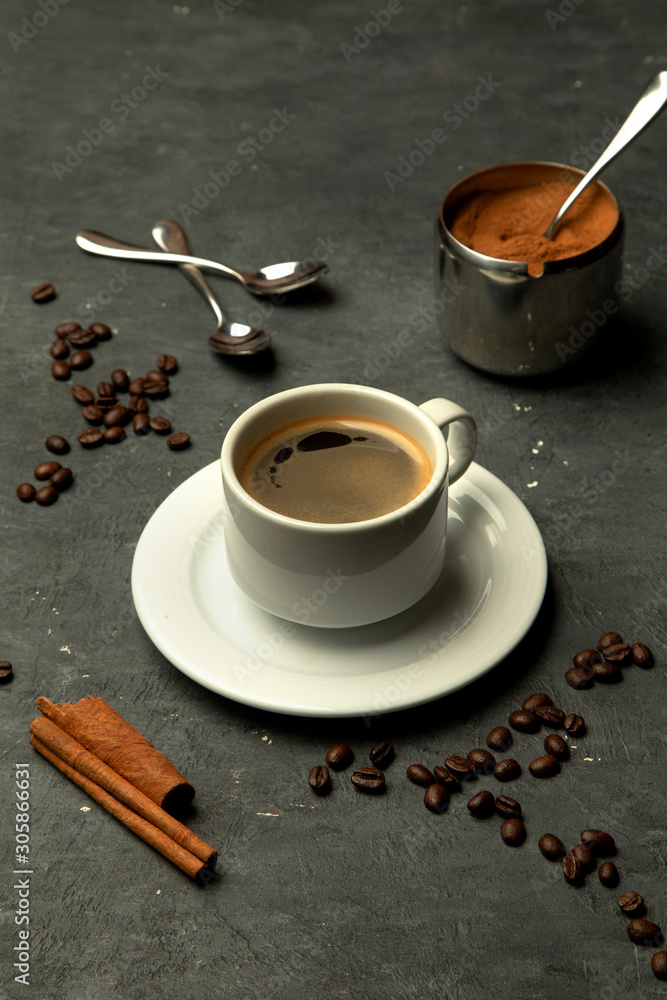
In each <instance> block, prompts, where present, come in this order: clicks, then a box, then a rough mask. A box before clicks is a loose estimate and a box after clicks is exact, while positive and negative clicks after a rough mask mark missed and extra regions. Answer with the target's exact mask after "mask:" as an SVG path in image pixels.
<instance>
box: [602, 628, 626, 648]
mask: <svg viewBox="0 0 667 1000" xmlns="http://www.w3.org/2000/svg"><path fill="white" fill-rule="evenodd" d="M621 642H623V636H622V635H619V634H618V632H605V634H604V635H603V636H602V637H601V638H600V639H598V642H597V647H598V649H599V650H600V651H602V650H603V649H606V647H607V646H617V645H618V644H619V643H621Z"/></svg>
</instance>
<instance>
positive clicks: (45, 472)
mask: <svg viewBox="0 0 667 1000" xmlns="http://www.w3.org/2000/svg"><path fill="white" fill-rule="evenodd" d="M60 467H61V466H60V462H40V463H39V465H36V466H35V468H34V469H33V473H32V474H33V476H34V477H35V479H50V478H51V476H52V475H53V473H54V472H57V471H58V469H59V468H60Z"/></svg>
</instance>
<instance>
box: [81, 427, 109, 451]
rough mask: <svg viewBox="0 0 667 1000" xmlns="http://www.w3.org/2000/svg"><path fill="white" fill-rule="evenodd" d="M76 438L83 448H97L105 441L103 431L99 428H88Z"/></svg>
mask: <svg viewBox="0 0 667 1000" xmlns="http://www.w3.org/2000/svg"><path fill="white" fill-rule="evenodd" d="M76 437H77V441H78V442H79V444H80V445H81V447H82V448H97V447H98V446H99V445H101V444H102V442H103V441H104V438H103V437H102V431H100V430H98V429H97V427H86V428H84V430H82V431H79V433H78V434H77V436H76Z"/></svg>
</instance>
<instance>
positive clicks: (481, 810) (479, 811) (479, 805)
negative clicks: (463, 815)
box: [468, 791, 496, 819]
mask: <svg viewBox="0 0 667 1000" xmlns="http://www.w3.org/2000/svg"><path fill="white" fill-rule="evenodd" d="M495 809H496V800H495V798H494V797H493V793H492V792H487V791H484V792H478V793H477V795H473V797H472V798H471V799H470V802H468V810H469V812H471V813H472V814H473V816H477V818H478V819H483V818H484V817H485V816H491V815H492V813H494V812H495Z"/></svg>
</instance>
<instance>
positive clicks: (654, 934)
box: [628, 918, 662, 947]
mask: <svg viewBox="0 0 667 1000" xmlns="http://www.w3.org/2000/svg"><path fill="white" fill-rule="evenodd" d="M628 937H629V938H630V940H631V941H632V942H633V944H644V945H651V946H652V947H655V946H656V945H658V944H660V943H661V942H662V931H661V930H660V928H659V927H658V925H657V924H654V923H653V921H652V920H643V919H641V918H640V919H639V920H631V921H630V923H629V924H628Z"/></svg>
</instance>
